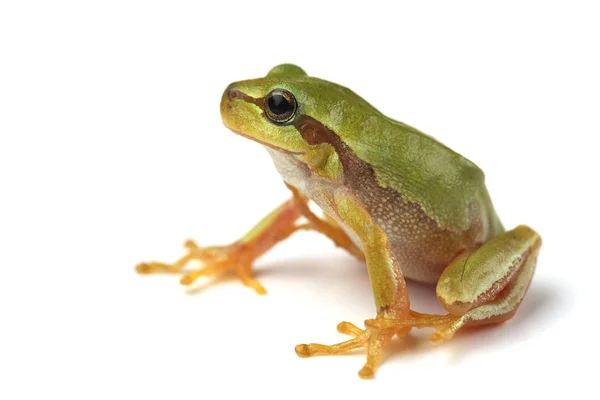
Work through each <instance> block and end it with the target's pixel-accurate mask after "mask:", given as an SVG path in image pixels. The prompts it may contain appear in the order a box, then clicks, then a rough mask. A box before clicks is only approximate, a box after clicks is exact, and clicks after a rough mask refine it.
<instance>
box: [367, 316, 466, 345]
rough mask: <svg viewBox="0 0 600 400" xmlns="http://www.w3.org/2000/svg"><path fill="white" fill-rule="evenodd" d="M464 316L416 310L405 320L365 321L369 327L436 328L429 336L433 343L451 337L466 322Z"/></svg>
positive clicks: (381, 319)
mask: <svg viewBox="0 0 600 400" xmlns="http://www.w3.org/2000/svg"><path fill="white" fill-rule="evenodd" d="M466 320H467V319H466V318H465V317H464V316H454V315H451V314H446V315H435V314H421V313H418V312H416V311H412V310H411V311H410V318H407V319H404V320H398V319H384V318H378V319H368V320H366V321H365V325H366V326H367V327H372V328H378V329H390V328H396V329H398V328H401V327H404V328H405V329H408V330H410V329H412V328H418V329H421V328H434V329H435V330H436V332H435V333H434V334H433V335H431V336H430V337H429V342H430V343H433V344H441V343H443V342H444V341H446V340H448V339H451V338H452V336H454V334H455V333H456V331H458V330H459V329H460V328H461V327H462V326H463V325H464V323H465V322H466Z"/></svg>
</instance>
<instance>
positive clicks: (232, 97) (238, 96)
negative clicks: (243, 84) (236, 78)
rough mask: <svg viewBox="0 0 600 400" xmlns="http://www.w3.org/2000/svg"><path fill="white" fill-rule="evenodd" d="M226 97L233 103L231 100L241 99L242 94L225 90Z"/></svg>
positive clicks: (233, 90) (232, 90)
mask: <svg viewBox="0 0 600 400" xmlns="http://www.w3.org/2000/svg"><path fill="white" fill-rule="evenodd" d="M227 97H229V100H230V101H233V100H238V99H241V98H242V94H241V93H240V92H239V91H238V90H235V89H228V90H227Z"/></svg>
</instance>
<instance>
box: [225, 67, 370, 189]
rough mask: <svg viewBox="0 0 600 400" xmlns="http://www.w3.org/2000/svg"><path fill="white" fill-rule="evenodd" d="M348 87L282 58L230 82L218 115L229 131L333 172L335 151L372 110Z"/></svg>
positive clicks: (336, 165)
mask: <svg viewBox="0 0 600 400" xmlns="http://www.w3.org/2000/svg"><path fill="white" fill-rule="evenodd" d="M378 113H379V112H378V111H377V110H375V109H374V108H373V107H372V106H370V105H369V104H368V103H366V102H365V101H364V100H362V99H361V98H360V97H359V96H358V95H356V94H355V93H354V92H352V91H351V90H349V89H347V88H345V87H343V86H339V85H336V84H335V83H331V82H328V81H324V80H322V79H318V78H314V77H310V76H307V74H306V73H305V72H304V71H303V70H302V69H301V68H300V67H297V66H295V65H291V64H283V65H279V66H277V67H275V68H273V69H272V70H271V71H270V72H269V73H268V74H267V76H266V77H264V78H259V79H252V80H246V81H240V82H235V83H232V84H231V85H229V86H228V87H227V89H225V92H224V93H223V98H222V100H221V116H222V118H223V122H224V123H225V125H226V126H227V127H228V128H229V129H231V130H232V131H234V132H236V133H238V134H239V135H242V136H244V137H247V138H249V139H252V140H254V141H256V142H259V143H261V144H263V145H265V146H267V147H269V148H272V149H275V150H277V151H279V152H282V153H284V154H288V155H290V156H292V157H294V158H296V159H298V160H301V161H303V162H304V163H305V164H306V165H307V166H308V167H309V168H310V169H311V170H312V171H314V172H316V173H318V174H319V175H321V176H324V177H329V178H332V179H334V178H337V177H338V176H339V175H340V173H341V169H340V159H339V154H338V153H339V152H340V151H341V150H342V148H346V149H347V146H346V140H350V141H352V140H355V139H356V138H357V133H359V132H360V131H361V129H360V124H361V123H364V122H365V121H366V120H368V119H369V117H370V116H372V115H374V114H378Z"/></svg>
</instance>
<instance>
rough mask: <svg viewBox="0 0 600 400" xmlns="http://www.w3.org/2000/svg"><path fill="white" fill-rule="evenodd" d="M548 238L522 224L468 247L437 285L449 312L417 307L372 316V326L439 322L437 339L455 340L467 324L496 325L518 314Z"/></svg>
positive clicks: (440, 297) (433, 325)
mask: <svg viewBox="0 0 600 400" xmlns="http://www.w3.org/2000/svg"><path fill="white" fill-rule="evenodd" d="M541 244H542V241H541V238H540V236H539V235H538V234H537V233H536V232H535V231H534V230H532V229H531V228H529V227H527V226H524V225H521V226H519V227H517V228H515V229H513V230H511V231H508V232H505V233H503V234H500V235H498V236H496V237H495V238H492V239H491V240H489V241H488V242H487V243H486V244H484V245H483V246H481V247H480V248H479V249H477V250H475V251H469V252H464V253H462V254H460V255H459V256H458V257H456V258H455V259H454V260H453V261H452V263H451V264H450V265H449V266H448V267H447V268H446V269H445V270H444V272H443V273H442V276H441V277H440V279H439V281H438V285H437V289H436V292H437V296H438V300H439V302H440V303H441V304H442V306H444V308H445V309H446V310H448V312H449V314H448V315H429V314H420V313H416V312H414V311H411V318H410V319H408V320H405V321H395V320H386V321H375V320H370V321H368V323H367V325H375V326H378V327H380V328H385V327H388V326H399V325H405V326H411V327H417V328H423V327H433V328H435V329H436V333H435V334H434V335H433V336H432V337H431V338H430V341H432V342H442V341H444V340H446V339H450V338H451V337H452V336H453V335H454V333H456V331H457V330H459V329H460V328H461V327H463V326H475V325H485V324H495V323H500V322H503V321H506V320H508V319H510V318H512V317H513V316H514V314H515V313H516V311H517V308H518V307H519V305H520V304H521V301H522V300H523V297H524V296H525V293H526V292H527V289H528V287H529V284H530V282H531V279H532V278H533V273H534V271H535V266H536V261H537V256H538V253H539V250H540V247H541Z"/></svg>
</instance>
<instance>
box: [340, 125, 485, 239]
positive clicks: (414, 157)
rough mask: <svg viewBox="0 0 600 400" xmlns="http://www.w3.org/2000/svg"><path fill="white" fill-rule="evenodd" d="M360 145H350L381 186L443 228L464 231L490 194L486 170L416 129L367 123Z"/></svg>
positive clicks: (361, 133) (362, 131)
mask: <svg viewBox="0 0 600 400" xmlns="http://www.w3.org/2000/svg"><path fill="white" fill-rule="evenodd" d="M360 136H361V138H360V145H357V146H352V144H351V143H350V146H351V147H353V148H354V150H355V151H356V153H357V155H358V156H359V157H360V158H361V159H363V160H364V161H366V162H367V163H369V164H370V165H371V166H372V168H373V170H374V172H375V176H376V178H377V181H378V184H379V185H380V186H382V187H387V188H392V189H394V190H395V191H396V192H398V193H399V194H400V195H401V196H403V197H405V198H406V199H407V200H409V201H411V202H414V203H417V204H420V205H421V207H422V209H423V210H424V211H425V213H426V214H427V215H428V216H429V217H430V218H432V219H434V220H436V221H437V222H438V224H439V225H440V226H441V227H443V228H450V229H453V230H455V229H459V230H466V229H468V228H469V227H470V226H471V223H472V211H471V209H472V205H473V204H477V203H478V202H480V201H481V199H482V198H484V197H486V196H487V191H486V189H485V176H484V173H483V171H482V170H481V169H480V168H479V167H478V166H477V165H475V164H474V163H473V162H471V161H470V160H468V159H467V158H465V157H463V156H462V155H460V154H458V153H457V152H455V151H453V150H451V149H450V148H448V147H446V146H445V145H443V144H442V143H440V142H438V141H437V140H435V139H434V138H433V137H431V136H428V135H426V134H424V133H422V132H420V131H418V130H416V129H415V128H412V127H410V126H408V125H406V124H403V123H401V122H398V121H394V120H391V119H390V120H387V121H385V123H381V122H379V123H376V124H373V125H372V126H369V124H368V123H367V124H365V126H364V129H362V130H361V132H360Z"/></svg>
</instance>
